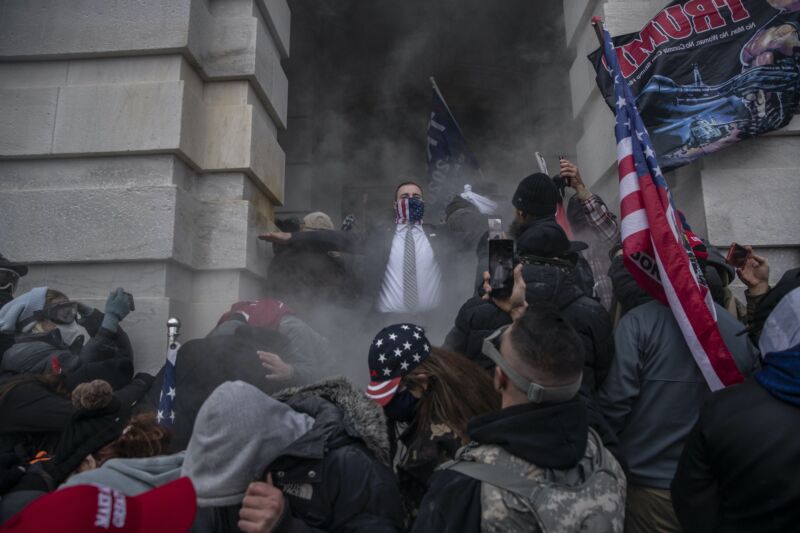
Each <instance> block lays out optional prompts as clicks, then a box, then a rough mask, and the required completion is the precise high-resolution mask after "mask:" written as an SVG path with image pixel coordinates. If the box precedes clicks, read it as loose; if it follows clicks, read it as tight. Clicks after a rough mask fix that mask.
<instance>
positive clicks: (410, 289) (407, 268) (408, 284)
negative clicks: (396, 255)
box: [403, 226, 419, 311]
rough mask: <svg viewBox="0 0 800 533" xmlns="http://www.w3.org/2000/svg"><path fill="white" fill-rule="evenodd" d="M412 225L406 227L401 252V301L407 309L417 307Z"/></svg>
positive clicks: (415, 260)
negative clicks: (402, 250)
mask: <svg viewBox="0 0 800 533" xmlns="http://www.w3.org/2000/svg"><path fill="white" fill-rule="evenodd" d="M413 229H414V228H413V227H412V226H408V227H407V228H406V241H405V250H404V253H403V303H404V304H405V306H406V310H407V311H414V310H416V308H417V303H418V299H419V295H418V294H417V254H416V251H415V249H414V231H413Z"/></svg>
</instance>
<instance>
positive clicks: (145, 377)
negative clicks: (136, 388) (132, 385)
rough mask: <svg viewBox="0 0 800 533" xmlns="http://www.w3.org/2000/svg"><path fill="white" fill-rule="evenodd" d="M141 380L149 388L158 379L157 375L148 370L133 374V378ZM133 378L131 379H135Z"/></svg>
mask: <svg viewBox="0 0 800 533" xmlns="http://www.w3.org/2000/svg"><path fill="white" fill-rule="evenodd" d="M137 379H138V380H139V381H141V382H143V383H144V384H145V388H147V389H149V388H150V387H151V386H152V385H153V382H154V381H155V380H156V378H155V376H153V375H152V374H148V373H147V372H139V373H138V374H136V375H135V376H133V380H137ZM133 380H131V381H133Z"/></svg>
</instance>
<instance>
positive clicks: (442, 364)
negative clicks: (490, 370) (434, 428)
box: [404, 346, 500, 443]
mask: <svg viewBox="0 0 800 533" xmlns="http://www.w3.org/2000/svg"><path fill="white" fill-rule="evenodd" d="M404 381H405V384H406V386H407V387H408V388H409V390H417V391H420V392H422V397H421V398H420V400H419V404H418V406H417V416H416V418H415V421H416V424H417V425H418V427H421V428H424V427H430V425H431V423H434V422H437V423H444V424H446V425H447V426H448V427H450V429H452V430H453V431H455V432H456V434H457V435H458V436H459V437H461V440H462V441H463V442H465V443H466V442H469V437H468V436H467V424H468V423H469V421H470V419H471V418H473V417H476V416H478V415H482V414H485V413H490V412H492V411H497V410H498V409H500V395H499V394H498V393H497V391H496V390H495V389H494V383H493V382H492V379H491V378H490V377H489V375H488V374H487V373H486V371H485V370H484V369H483V368H481V367H480V366H478V365H477V364H475V363H473V362H472V361H470V360H469V359H467V358H466V357H465V356H463V355H460V354H457V353H453V352H449V351H447V350H445V349H443V348H438V347H436V346H434V347H433V348H432V349H431V354H430V356H428V357H427V358H425V360H423V361H422V363H420V365H419V366H418V367H417V368H415V369H414V370H412V371H411V372H410V373H409V374H408V375H407V376H406V377H405V379H404Z"/></svg>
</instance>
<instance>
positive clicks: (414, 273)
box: [259, 181, 443, 323]
mask: <svg viewBox="0 0 800 533" xmlns="http://www.w3.org/2000/svg"><path fill="white" fill-rule="evenodd" d="M394 207H395V221H394V224H393V225H389V226H378V227H374V228H369V229H368V230H367V231H366V233H365V234H362V235H359V234H354V233H351V232H342V231H325V230H321V231H307V232H300V233H294V234H292V233H265V234H262V235H260V236H259V238H260V239H262V240H266V241H269V242H273V243H277V244H291V243H296V244H301V243H302V244H306V245H314V246H318V247H319V248H320V249H324V250H327V251H334V250H335V251H341V252H349V253H355V254H362V255H364V263H365V265H364V266H365V268H364V275H363V277H364V279H363V280H362V281H363V294H364V298H365V299H366V300H367V301H368V303H369V306H370V309H371V310H372V311H377V312H379V313H381V314H382V316H381V317H380V321H381V322H383V321H385V320H389V319H391V320H394V321H395V322H397V318H398V315H401V316H407V315H413V316H415V317H417V322H416V323H419V322H420V321H419V316H420V314H428V313H432V312H434V311H435V310H436V309H437V308H438V307H439V304H440V303H441V301H442V296H443V295H442V268H441V266H440V260H441V258H440V257H437V248H438V247H439V246H440V244H439V243H440V241H441V238H437V235H436V232H435V231H432V230H431V228H429V227H428V226H426V225H423V223H422V218H423V215H424V212H425V203H424V201H423V198H422V188H421V187H420V186H419V185H418V184H416V183H414V182H412V181H407V182H404V183H401V184H400V185H399V186H398V187H397V189H396V190H395V197H394ZM390 315H391V316H390Z"/></svg>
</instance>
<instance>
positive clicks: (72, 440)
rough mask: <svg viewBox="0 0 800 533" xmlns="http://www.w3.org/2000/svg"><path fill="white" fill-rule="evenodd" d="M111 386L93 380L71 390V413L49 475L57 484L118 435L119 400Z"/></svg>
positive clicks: (121, 423)
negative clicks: (87, 457)
mask: <svg viewBox="0 0 800 533" xmlns="http://www.w3.org/2000/svg"><path fill="white" fill-rule="evenodd" d="M112 392H113V391H112V389H111V385H109V384H108V383H107V382H105V381H102V380H99V379H96V380H94V381H92V382H90V383H82V384H80V385H78V386H77V387H76V388H75V390H73V391H72V404H73V406H74V407H75V408H76V409H77V411H76V412H75V414H73V415H72V420H71V421H70V424H69V425H68V426H67V427H66V429H65V430H64V432H63V433H62V434H61V437H60V438H59V440H58V444H57V445H56V449H55V453H54V455H55V460H54V464H53V467H54V469H53V472H52V474H53V477H54V478H56V481H57V482H58V483H59V484H60V483H63V482H64V481H65V480H66V479H67V478H68V477H69V475H70V474H71V473H72V472H74V471H75V470H76V469H77V468H78V467H79V466H80V465H81V463H82V462H83V460H84V459H85V458H86V456H88V455H90V454H92V453H94V452H96V451H97V450H99V449H100V448H102V447H103V446H105V445H106V444H109V443H111V442H113V441H115V440H116V439H118V438H119V437H120V435H122V432H123V430H124V429H125V421H123V420H121V413H120V407H121V403H120V401H119V400H118V399H117V398H116V397H115V396H114V395H113V393H112Z"/></svg>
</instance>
